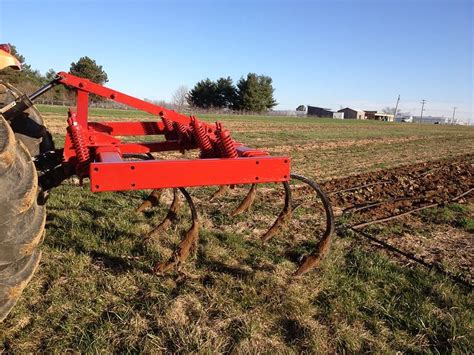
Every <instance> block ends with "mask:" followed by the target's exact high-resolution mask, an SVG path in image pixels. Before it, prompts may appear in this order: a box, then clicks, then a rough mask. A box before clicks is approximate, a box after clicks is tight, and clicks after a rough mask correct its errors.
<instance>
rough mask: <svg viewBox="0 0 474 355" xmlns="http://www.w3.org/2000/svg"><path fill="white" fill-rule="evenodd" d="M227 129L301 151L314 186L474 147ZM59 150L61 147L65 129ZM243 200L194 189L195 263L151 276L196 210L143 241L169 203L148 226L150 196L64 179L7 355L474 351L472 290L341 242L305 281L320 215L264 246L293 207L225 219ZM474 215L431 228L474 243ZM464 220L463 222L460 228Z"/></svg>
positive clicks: (329, 129)
mask: <svg viewBox="0 0 474 355" xmlns="http://www.w3.org/2000/svg"><path fill="white" fill-rule="evenodd" d="M40 110H41V111H42V112H45V113H46V119H47V121H48V122H50V123H51V124H55V123H56V122H62V120H63V117H62V116H63V115H64V114H65V109H64V108H57V107H49V106H40ZM91 114H92V115H93V116H95V117H98V118H100V117H103V118H105V119H110V118H121V117H133V118H147V116H146V115H144V116H140V115H142V114H141V113H138V112H134V111H126V112H122V111H120V112H118V111H117V110H110V111H109V110H95V109H92V110H91ZM204 118H205V119H206V120H209V121H212V120H215V119H216V116H212V115H204ZM220 119H221V120H222V121H223V122H224V124H225V125H226V126H227V127H229V128H230V129H231V132H233V135H234V137H235V138H236V139H238V140H242V141H243V142H246V143H247V142H248V144H250V145H252V146H258V147H263V148H266V149H269V150H271V151H272V152H273V153H281V154H290V155H291V156H292V166H293V169H294V170H296V171H303V172H304V173H306V174H307V175H308V176H310V177H313V178H316V179H317V180H321V179H327V178H330V177H332V176H339V175H347V174H351V173H356V172H358V171H371V170H376V169H380V168H383V167H391V166H397V165H400V164H406V163H410V162H414V161H426V160H430V159H436V158H439V156H450V155H456V154H461V153H465V152H469V151H471V152H472V148H473V141H474V139H473V138H474V132H473V130H472V129H468V128H465V127H439V126H435V125H433V126H425V125H423V126H420V125H410V124H387V123H381V122H356V121H333V120H318V119H306V118H273V117H272V118H269V117H263V116H252V117H245V116H244V117H243V116H225V117H222V118H220ZM234 132H235V133H234ZM55 138H56V139H57V142H59V143H60V142H61V141H62V140H63V138H62V136H61V134H60V133H59V132H58V133H56V135H55ZM405 138H407V139H405ZM408 138H410V139H408ZM342 142H345V143H344V144H342ZM246 190H247V188H242V189H240V188H237V189H235V190H233V191H231V192H230V194H229V195H228V196H225V197H223V198H221V199H220V200H219V201H217V202H212V203H210V202H209V201H208V200H209V194H210V193H211V192H213V191H214V188H211V187H209V188H199V189H191V192H192V195H193V197H194V200H195V202H196V204H197V206H198V208H199V214H200V218H201V221H202V228H201V233H200V243H199V247H198V250H197V253H196V255H194V256H193V257H192V258H191V259H190V261H189V262H188V263H187V264H186V265H185V266H184V268H183V270H182V272H181V273H172V274H170V275H168V276H164V277H159V276H155V275H153V274H152V273H151V268H152V267H153V265H154V264H155V263H156V262H158V261H163V260H165V259H166V258H167V257H169V256H170V255H171V253H172V251H173V250H174V248H175V246H176V244H177V243H178V242H179V240H180V237H181V235H182V234H183V233H184V231H185V230H186V228H187V227H188V226H189V213H188V212H187V210H186V209H185V208H184V209H183V211H182V212H181V219H180V222H179V223H178V224H177V225H175V226H174V227H173V228H171V229H170V230H169V231H168V232H167V233H163V235H161V236H160V238H158V239H157V240H155V241H153V242H151V243H144V241H143V235H144V234H145V233H146V232H148V231H149V230H150V229H151V228H152V227H153V226H154V225H156V224H157V223H158V222H159V221H160V220H161V219H162V218H163V217H164V215H165V213H166V209H167V208H166V207H167V206H166V203H163V204H162V205H161V206H160V207H158V208H155V209H153V210H151V211H149V212H147V213H145V214H136V213H135V212H134V208H135V207H136V206H138V204H139V203H140V202H141V201H142V199H143V198H144V197H145V196H146V195H147V194H146V192H144V191H132V192H124V193H100V194H93V193H91V192H90V191H89V187H88V185H87V184H86V185H85V186H84V187H80V186H77V185H76V184H75V183H74V182H73V181H72V180H70V181H66V182H65V183H64V184H63V185H62V186H60V187H58V188H56V189H54V190H53V191H52V193H51V195H50V199H49V201H48V221H47V232H46V238H45V241H44V244H43V259H42V265H41V268H40V270H39V271H38V273H37V274H36V275H35V277H34V278H33V280H32V282H31V283H30V285H29V286H28V287H27V289H26V291H25V292H24V294H23V296H22V297H21V299H20V301H19V302H18V304H17V306H16V307H15V309H14V311H13V312H12V313H11V315H10V316H9V318H8V319H7V320H6V321H5V322H3V323H2V324H1V325H0V348H1V347H3V348H4V350H5V352H7V353H10V352H11V353H29V352H48V353H49V352H58V353H59V352H70V351H74V352H94V353H95V352H105V353H108V352H117V353H121V352H147V353H157V352H170V353H171V352H172V353H189V352H201V353H221V352H235V353H262V352H263V353H301V352H304V353H335V352H337V353H360V352H373V353H395V352H404V353H448V352H456V353H468V352H470V351H471V349H472V345H473V343H474V339H473V326H472V320H473V319H474V311H473V310H474V302H473V298H472V293H470V292H468V291H466V290H465V289H464V288H462V287H460V286H459V285H457V284H454V283H453V282H451V281H450V280H448V279H446V278H444V277H442V276H440V275H439V274H437V273H434V272H433V273H430V272H428V271H427V270H425V269H423V268H421V267H417V266H410V267H407V266H405V265H404V263H401V262H398V261H396V260H395V259H393V258H392V257H390V256H388V255H387V254H385V253H383V252H381V251H380V250H378V249H373V248H372V247H369V246H368V245H367V244H365V243H362V242H360V241H359V240H356V239H353V238H351V237H348V236H344V235H340V236H337V237H336V238H335V241H334V243H333V246H332V250H331V253H330V255H329V257H328V258H327V259H326V260H325V261H324V262H323V264H322V266H321V268H320V269H318V270H316V271H315V272H312V273H310V274H307V275H305V276H304V277H301V278H298V279H295V278H293V277H291V273H292V272H293V271H294V270H295V268H296V265H297V263H298V258H299V256H300V255H301V254H302V253H308V252H310V251H311V250H312V247H314V245H315V243H316V239H315V237H314V233H313V232H312V230H313V229H314V228H315V227H314V225H313V224H312V223H311V222H310V221H311V219H312V218H314V216H313V215H312V214H313V212H312V211H311V210H309V209H305V208H302V209H301V210H300V211H298V213H297V217H298V218H295V220H294V221H293V222H292V223H291V224H290V226H289V228H288V229H287V230H286V231H285V232H284V233H282V234H281V235H279V236H277V237H275V238H274V240H272V241H271V242H269V243H268V244H265V245H264V244H262V243H261V242H260V241H259V239H258V237H259V236H260V235H261V234H262V233H263V232H264V230H265V229H266V228H268V226H270V225H271V223H272V222H273V220H274V218H275V216H276V215H277V214H278V212H279V209H280V208H281V204H282V201H281V200H280V199H279V198H278V196H276V194H275V193H272V192H262V191H260V192H259V194H258V197H257V200H256V201H255V205H254V207H253V208H252V210H251V212H250V213H247V214H246V215H243V216H237V217H234V218H230V217H228V213H229V211H231V209H232V208H233V207H235V205H236V204H237V203H238V201H239V200H240V198H241V197H242V195H243V194H244V193H245V191H246ZM239 196H240V197H239ZM167 202H169V200H168V201H167ZM465 208H466V207H465V206H464V205H458V204H455V205H454V204H453V205H450V206H448V207H446V210H447V211H441V212H440V211H437V210H434V211H435V212H433V211H431V210H429V211H425V213H426V214H423V215H422V218H424V222H425V223H426V224H431V223H432V224H436V223H439V224H440V225H449V226H453V227H454V228H460V229H462V230H463V231H468V232H469V231H470V232H471V233H472V219H469V218H470V217H469V213H468V212H466V210H465ZM461 217H462V218H464V219H466V223H465V224H462V223H458V222H459V221H460V220H461V219H462V218H461Z"/></svg>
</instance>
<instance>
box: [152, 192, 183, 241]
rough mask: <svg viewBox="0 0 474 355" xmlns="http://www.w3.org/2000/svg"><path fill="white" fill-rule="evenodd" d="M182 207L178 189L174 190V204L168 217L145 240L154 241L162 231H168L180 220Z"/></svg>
mask: <svg viewBox="0 0 474 355" xmlns="http://www.w3.org/2000/svg"><path fill="white" fill-rule="evenodd" d="M180 207H181V202H180V199H179V195H178V189H173V202H172V203H171V205H170V208H169V210H168V213H167V214H166V217H165V218H164V219H163V221H161V223H160V224H159V225H157V226H156V227H155V228H153V230H151V231H150V232H149V233H148V234H147V235H146V236H145V239H153V238H156V237H157V236H159V234H160V233H161V231H163V230H166V229H168V228H169V227H170V226H171V224H172V223H173V222H175V221H176V220H177V219H178V213H179V209H180Z"/></svg>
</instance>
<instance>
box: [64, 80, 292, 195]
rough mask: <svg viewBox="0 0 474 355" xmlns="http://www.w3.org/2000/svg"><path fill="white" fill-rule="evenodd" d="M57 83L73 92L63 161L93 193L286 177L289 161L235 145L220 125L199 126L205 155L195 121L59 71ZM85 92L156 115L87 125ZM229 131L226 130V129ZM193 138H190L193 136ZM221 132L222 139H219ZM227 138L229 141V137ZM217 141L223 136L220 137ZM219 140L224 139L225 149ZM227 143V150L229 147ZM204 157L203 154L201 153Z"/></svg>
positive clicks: (287, 176)
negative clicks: (152, 156) (180, 155)
mask: <svg viewBox="0 0 474 355" xmlns="http://www.w3.org/2000/svg"><path fill="white" fill-rule="evenodd" d="M58 81H59V83H61V84H63V85H65V86H68V87H71V88H74V89H75V91H76V102H77V104H76V110H75V111H74V110H72V109H70V111H69V116H70V119H69V120H68V123H69V127H68V132H69V134H68V135H67V136H66V141H65V145H64V153H63V158H64V162H65V164H66V165H68V166H71V167H73V168H74V169H75V171H76V172H77V174H78V175H79V176H80V177H81V178H83V177H89V178H90V185H91V190H92V191H94V192H96V191H121V190H140V189H157V188H172V187H188V186H208V185H234V184H235V185H236V184H251V183H266V182H282V181H288V180H289V179H290V158H289V157H285V156H283V157H272V156H269V154H268V153H267V152H265V151H261V150H256V149H251V148H248V147H245V146H244V145H242V144H240V143H237V142H235V141H234V140H232V139H231V138H230V135H229V134H228V133H222V132H224V131H223V130H222V128H221V127H220V126H221V125H220V124H219V123H216V124H215V125H214V124H206V123H204V122H199V124H200V125H202V129H203V132H204V133H205V135H206V137H205V139H204V141H206V142H208V148H209V147H210V146H212V148H210V149H208V150H207V151H205V150H204V148H203V145H204V143H203V144H201V145H200V144H199V139H198V138H196V134H197V133H196V131H197V129H196V128H193V127H196V123H197V122H198V120H197V118H195V117H194V116H185V115H182V114H180V113H178V112H175V111H173V110H168V109H166V108H164V107H161V106H157V105H154V104H152V103H149V102H146V101H143V100H140V99H137V98H134V97H132V96H129V95H126V94H123V93H121V92H118V91H115V90H112V89H109V88H106V87H104V86H102V85H99V84H95V83H93V82H91V81H89V80H86V79H82V78H78V77H76V76H74V75H71V74H68V73H64V72H61V73H59V80H58ZM89 94H94V95H98V96H101V97H104V98H107V99H110V100H113V101H116V102H119V103H122V104H125V105H127V106H130V107H132V108H135V109H137V110H141V111H144V112H148V113H150V114H152V115H155V116H158V117H160V119H161V120H162V121H161V122H160V121H156V122H89V121H88V107H89ZM225 132H227V131H225ZM193 134H194V135H193ZM219 134H220V135H219ZM148 135H156V136H159V135H161V136H164V138H165V139H164V140H161V141H157V142H146V143H145V142H142V143H140V142H136V143H129V142H122V141H121V140H120V139H119V138H118V137H120V136H148ZM227 136H228V138H227ZM219 137H221V138H219ZM219 139H221V140H227V141H229V142H230V143H227V145H226V149H224V148H222V149H218V148H219V147H222V145H219V144H217V143H220V141H219ZM229 145H230V148H229ZM189 149H200V150H201V158H200V159H180V160H123V159H122V156H123V155H124V154H145V153H153V152H163V151H172V150H177V151H181V152H184V151H185V150H189ZM204 153H207V154H204Z"/></svg>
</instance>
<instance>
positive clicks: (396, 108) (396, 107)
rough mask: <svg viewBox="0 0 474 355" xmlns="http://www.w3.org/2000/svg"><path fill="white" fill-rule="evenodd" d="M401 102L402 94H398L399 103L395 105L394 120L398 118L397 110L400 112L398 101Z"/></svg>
mask: <svg viewBox="0 0 474 355" xmlns="http://www.w3.org/2000/svg"><path fill="white" fill-rule="evenodd" d="M399 102H400V95H398V99H397V104H396V105H395V112H394V113H393V122H395V121H396V120H397V112H398V103H399Z"/></svg>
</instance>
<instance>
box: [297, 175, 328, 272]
mask: <svg viewBox="0 0 474 355" xmlns="http://www.w3.org/2000/svg"><path fill="white" fill-rule="evenodd" d="M291 178H292V179H295V180H299V181H301V182H303V183H305V184H307V185H309V186H310V187H311V188H312V189H313V190H314V191H315V192H316V195H317V196H318V197H319V198H320V199H321V201H322V203H323V207H324V211H325V212H326V230H325V231H324V234H323V237H322V238H321V240H320V241H319V242H318V244H317V245H316V247H315V249H314V251H313V252H312V253H311V254H309V255H307V256H306V257H305V258H304V260H303V263H302V264H301V266H300V267H299V268H298V270H296V272H295V273H294V276H300V275H303V274H305V273H307V272H308V271H311V270H312V269H314V268H315V267H317V266H318V265H319V264H320V263H321V260H322V259H323V258H324V257H325V256H326V255H327V254H328V252H329V248H330V246H331V241H332V235H333V233H334V213H333V211H332V206H331V202H330V201H329V198H328V197H327V195H326V193H325V192H324V191H323V190H322V189H321V187H320V186H319V185H318V184H316V183H315V182H314V181H312V180H310V179H308V178H306V177H304V176H301V175H296V174H291Z"/></svg>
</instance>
